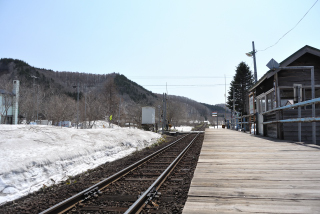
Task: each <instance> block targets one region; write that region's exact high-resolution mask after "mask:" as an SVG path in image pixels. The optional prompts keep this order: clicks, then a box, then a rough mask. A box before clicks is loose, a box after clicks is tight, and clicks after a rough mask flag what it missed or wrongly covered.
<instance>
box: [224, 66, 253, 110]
mask: <svg viewBox="0 0 320 214" xmlns="http://www.w3.org/2000/svg"><path fill="white" fill-rule="evenodd" d="M253 83H254V78H253V75H252V72H251V70H250V68H249V66H248V65H247V64H246V63H244V62H240V63H239V65H238V66H237V67H236V74H235V76H234V77H233V80H232V81H231V83H230V90H229V95H228V101H227V107H228V108H230V109H233V89H234V92H235V109H236V111H238V112H242V114H244V115H245V114H247V113H248V100H249V98H248V89H249V88H251V87H252V86H253Z"/></svg>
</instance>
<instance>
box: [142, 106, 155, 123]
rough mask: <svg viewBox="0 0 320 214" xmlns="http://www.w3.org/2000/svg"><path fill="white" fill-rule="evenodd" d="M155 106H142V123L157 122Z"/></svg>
mask: <svg viewBox="0 0 320 214" xmlns="http://www.w3.org/2000/svg"><path fill="white" fill-rule="evenodd" d="M155 115H156V113H155V108H153V107H149V106H146V107H142V124H155Z"/></svg>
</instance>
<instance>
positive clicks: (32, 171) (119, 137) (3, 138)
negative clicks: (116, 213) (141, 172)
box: [0, 122, 160, 204]
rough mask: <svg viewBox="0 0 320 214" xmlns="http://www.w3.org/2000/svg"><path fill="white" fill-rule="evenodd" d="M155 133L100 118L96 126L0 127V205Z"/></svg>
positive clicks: (148, 140)
mask: <svg viewBox="0 0 320 214" xmlns="http://www.w3.org/2000/svg"><path fill="white" fill-rule="evenodd" d="M159 137H160V135H159V134H156V133H153V132H146V131H142V130H139V129H129V128H120V127H118V126H115V125H113V128H109V125H106V123H103V122H99V123H98V124H97V126H96V127H95V129H74V128H64V127H62V128H61V127H55V126H44V125H37V126H30V125H0V204H2V203H5V202H7V201H12V200H15V199H17V198H19V197H21V196H24V195H27V194H28V193H31V192H34V191H36V190H38V189H40V188H41V187H42V186H43V185H47V186H48V185H51V184H53V183H58V182H60V181H63V180H67V179H68V176H74V175H77V174H79V173H81V172H84V171H86V170H88V169H92V168H95V167H97V166H99V165H101V164H103V163H105V162H108V161H113V160H116V159H119V158H122V157H124V156H127V155H128V154H131V153H132V152H134V151H136V150H139V149H142V148H144V147H147V146H149V145H151V144H153V143H154V142H156V140H157V139H158V138H159Z"/></svg>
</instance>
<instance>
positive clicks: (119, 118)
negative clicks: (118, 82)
mask: <svg viewBox="0 0 320 214" xmlns="http://www.w3.org/2000/svg"><path fill="white" fill-rule="evenodd" d="M120 106H121V97H120V103H119V112H118V126H120V125H119V124H120Z"/></svg>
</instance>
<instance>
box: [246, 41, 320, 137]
mask: <svg viewBox="0 0 320 214" xmlns="http://www.w3.org/2000/svg"><path fill="white" fill-rule="evenodd" d="M279 65H280V66H279V68H278V69H274V70H269V71H268V72H267V73H265V74H264V75H263V77H261V78H260V80H259V81H258V82H257V83H256V84H255V85H254V86H253V87H251V88H250V89H249V93H250V94H251V95H252V96H254V98H252V99H251V101H252V100H254V101H253V102H255V103H254V104H252V103H251V105H250V103H249V106H251V107H252V106H254V110H252V109H250V110H249V111H250V113H251V114H254V115H255V116H256V124H257V134H259V135H264V136H269V137H274V138H279V139H284V140H293V141H298V123H296V122H295V123H289V122H288V123H287V122H286V123H279V122H278V123H269V124H266V122H268V121H276V120H278V121H279V120H288V119H293V120H294V118H299V116H298V109H297V108H291V109H287V110H281V111H271V112H270V113H268V111H270V110H273V109H275V108H279V107H282V106H286V105H292V104H296V103H298V102H304V101H308V100H311V99H312V83H311V82H312V77H311V70H310V69H303V68H301V69H289V68H288V69H285V68H286V67H291V66H295V67H298V66H314V79H313V80H314V88H315V92H314V93H315V96H314V97H315V98H319V97H320V50H319V49H316V48H314V47H311V46H308V45H306V46H304V47H302V48H301V49H300V50H298V51H296V52H295V53H293V54H292V55H291V56H289V57H288V58H286V59H285V60H283V61H282V62H281V63H279ZM249 100H250V97H249ZM249 102H250V101H249ZM319 116H320V104H319V103H316V104H315V117H319ZM311 117H312V105H311V104H310V105H306V106H303V107H301V118H311ZM315 123H316V138H317V141H318V143H319V142H320V122H315ZM301 130H302V131H301V135H302V136H301V141H302V142H306V143H312V122H305V123H301Z"/></svg>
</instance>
